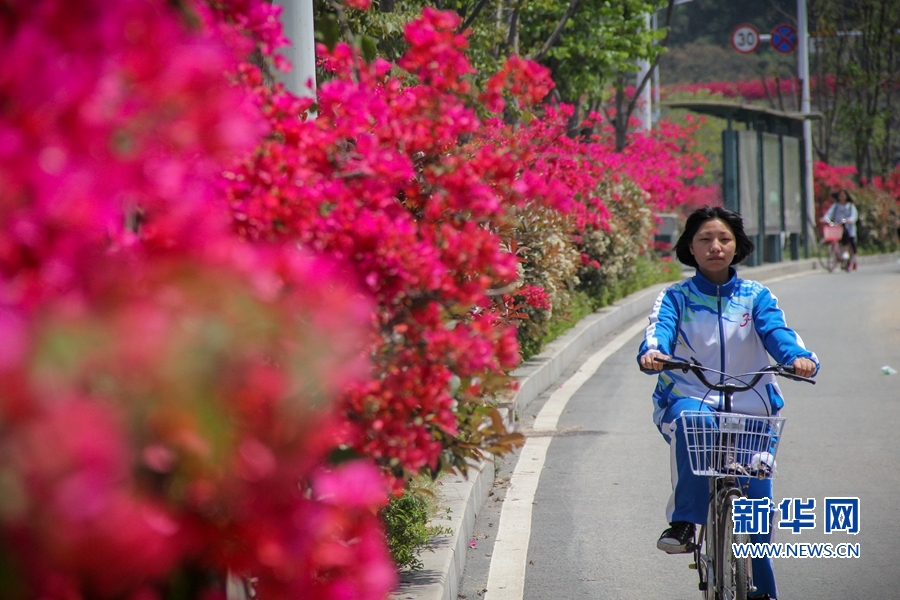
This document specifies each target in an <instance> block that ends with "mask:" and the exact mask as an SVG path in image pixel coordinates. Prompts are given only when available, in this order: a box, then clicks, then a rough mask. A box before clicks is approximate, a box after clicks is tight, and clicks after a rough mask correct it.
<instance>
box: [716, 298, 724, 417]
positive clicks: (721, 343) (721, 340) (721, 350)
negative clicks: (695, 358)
mask: <svg viewBox="0 0 900 600" xmlns="http://www.w3.org/2000/svg"><path fill="white" fill-rule="evenodd" d="M716 305H717V307H718V313H717V314H716V318H717V320H718V324H719V360H720V361H721V366H720V367H719V370H720V371H722V372H723V373H724V372H725V332H724V331H722V286H720V285H717V286H716ZM723 379H724V377H723V376H722V375H719V383H722V381H723ZM724 401H725V394H724V393H723V392H719V410H722V409H723V408H724V406H723V403H724Z"/></svg>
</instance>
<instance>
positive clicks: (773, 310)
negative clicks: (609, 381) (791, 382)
mask: <svg viewBox="0 0 900 600" xmlns="http://www.w3.org/2000/svg"><path fill="white" fill-rule="evenodd" d="M752 251H753V242H752V241H751V240H750V238H749V237H747V234H746V233H744V225H743V221H742V219H741V217H740V215H738V214H737V213H734V212H731V211H728V210H725V209H723V208H719V207H713V208H710V207H703V208H700V209H698V210H696V211H694V212H693V213H692V214H691V215H690V217H688V219H687V223H686V225H685V229H684V233H682V234H681V237H680V238H679V239H678V242H677V243H676V245H675V254H676V256H677V257H678V260H679V261H681V262H682V263H684V264H685V265H689V266H692V267H696V269H697V271H696V274H695V275H694V276H693V277H691V278H689V279H686V280H684V281H682V282H680V283H676V284H674V285H672V286H670V287H669V288H667V289H665V290H663V292H662V293H661V294H660V295H659V297H658V298H657V300H656V304H655V305H654V307H653V311H652V312H651V313H650V325H649V326H648V327H647V330H646V332H645V333H644V340H643V342H642V343H641V347H640V350H639V352H638V362H639V364H640V366H641V368H642V369H644V370H645V371H651V372H659V378H658V381H657V384H656V389H655V391H654V392H653V408H654V412H653V420H654V422H655V423H656V426H657V427H658V428H659V431H660V433H662V435H663V437H664V438H665V439H666V441H667V442H668V443H669V447H670V453H671V455H672V460H671V465H672V489H673V492H672V496H671V498H670V499H669V502H668V505H667V507H666V518H667V521H668V522H669V528H668V529H666V530H665V531H664V532H663V533H662V535H661V536H660V538H659V541H657V543H656V545H657V547H658V548H659V549H660V550H664V551H665V552H668V553H670V554H678V553H684V552H690V551H691V547H690V545H691V541H692V540H693V536H694V527H695V524H700V523H705V522H706V517H707V510H708V506H709V480H708V479H707V478H706V477H702V476H699V475H694V473H693V472H692V471H691V466H690V461H689V459H688V455H687V447H686V446H687V441H686V439H685V435H684V432H682V431H679V430H678V429H677V427H676V425H677V419H678V417H679V415H680V414H681V413H682V412H683V411H686V410H709V411H713V410H716V409H720V408H722V407H721V406H720V402H722V396H721V394H719V393H711V392H710V391H709V389H708V388H707V387H706V386H704V385H703V384H702V383H700V381H699V380H698V379H697V377H696V375H694V374H693V373H692V372H688V373H682V372H681V371H660V370H661V368H662V365H661V364H660V363H658V362H656V360H655V359H656V358H668V357H677V358H680V359H690V358H696V359H697V360H699V361H700V362H701V363H702V364H704V365H706V366H709V367H713V368H716V369H718V370H721V371H723V372H726V373H747V372H751V371H755V370H757V369H758V368H759V367H760V366H762V365H765V364H767V363H768V362H769V357H768V355H771V356H772V357H773V358H774V359H775V361H777V362H778V363H780V364H783V365H793V366H794V368H795V369H796V374H797V375H801V376H803V377H810V376H812V375H814V374H815V373H816V372H817V371H818V368H819V363H818V359H817V358H816V355H815V354H813V353H812V352H810V351H809V350H807V349H806V347H805V346H804V345H803V341H802V340H801V339H800V336H798V335H797V334H796V333H795V332H794V331H793V330H792V329H790V328H789V327H788V326H787V325H786V324H785V320H784V313H783V312H782V310H781V309H780V308H779V307H778V301H777V299H776V298H775V296H773V295H772V292H770V291H769V289H768V288H767V287H765V286H763V285H762V284H760V283H758V282H756V281H746V280H743V279H740V278H739V277H738V276H737V271H736V270H735V269H734V267H733V266H732V265H735V264H737V263H739V262H741V261H742V260H743V259H745V258H746V257H747V256H748V255H749V254H750V253H751V252H752ZM756 389H759V390H762V393H761V394H760V393H757V392H756V391H747V392H740V393H737V394H735V395H734V400H733V402H734V405H733V410H734V411H735V412H739V413H744V414H753V415H762V416H769V415H776V414H777V413H778V411H779V410H780V409H781V407H782V406H784V400H783V397H782V394H781V390H780V389H779V387H778V384H777V383H776V382H775V377H774V376H773V375H766V376H764V378H763V379H762V380H761V382H760V386H759V387H758V388H756ZM747 496H748V497H749V498H772V480H771V479H755V478H754V479H751V480H750V482H749V486H748V489H747ZM769 531H772V528H771V527H770V529H769ZM770 540H771V534H769V535H751V536H750V541H751V542H757V543H759V542H769V541H770ZM752 563H753V581H754V584H755V585H756V588H757V590H758V592H759V594H760V595H759V596H754V597H753V598H769V599H774V598H776V597H777V590H776V586H775V575H774V573H773V571H772V563H771V559H768V558H754V559H752Z"/></svg>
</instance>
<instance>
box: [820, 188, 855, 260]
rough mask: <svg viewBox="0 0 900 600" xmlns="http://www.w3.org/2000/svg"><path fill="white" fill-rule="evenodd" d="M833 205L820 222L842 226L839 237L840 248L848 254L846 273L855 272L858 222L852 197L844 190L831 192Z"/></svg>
mask: <svg viewBox="0 0 900 600" xmlns="http://www.w3.org/2000/svg"><path fill="white" fill-rule="evenodd" d="M831 197H832V198H834V200H835V201H834V203H833V204H832V205H831V206H830V207H829V208H828V211H827V212H826V213H825V216H824V217H822V220H823V221H825V222H826V223H831V224H833V225H843V227H844V233H843V235H842V236H841V247H842V248H843V251H844V252H847V253H849V255H850V262H849V263H847V264H848V266H847V270H848V271H855V270H856V222H857V221H858V220H859V211H857V210H856V205H855V204H853V196H851V195H850V192H848V191H847V190H846V189H843V190H840V191H839V192H832V193H831Z"/></svg>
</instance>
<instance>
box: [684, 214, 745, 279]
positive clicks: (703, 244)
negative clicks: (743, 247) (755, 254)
mask: <svg viewBox="0 0 900 600" xmlns="http://www.w3.org/2000/svg"><path fill="white" fill-rule="evenodd" d="M690 250H691V254H693V255H694V259H695V260H696V261H697V266H698V267H699V269H700V273H702V274H703V276H704V277H706V278H707V279H709V280H710V281H712V282H713V283H716V284H723V283H726V282H727V281H728V267H729V266H731V261H732V260H734V254H735V252H737V240H736V239H735V237H734V234H733V233H732V232H731V229H730V228H729V227H728V225H726V224H725V223H723V222H722V221H720V220H719V219H710V220H709V221H706V222H705V223H703V224H702V225H701V226H700V229H698V230H697V233H695V234H694V237H693V239H692V240H691V245H690Z"/></svg>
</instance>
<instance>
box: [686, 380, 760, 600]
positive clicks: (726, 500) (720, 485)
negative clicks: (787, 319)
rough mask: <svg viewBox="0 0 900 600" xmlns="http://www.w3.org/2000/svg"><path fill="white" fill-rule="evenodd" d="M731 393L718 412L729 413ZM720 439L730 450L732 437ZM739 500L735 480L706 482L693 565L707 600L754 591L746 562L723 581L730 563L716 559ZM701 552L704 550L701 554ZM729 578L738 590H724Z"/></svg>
mask: <svg viewBox="0 0 900 600" xmlns="http://www.w3.org/2000/svg"><path fill="white" fill-rule="evenodd" d="M760 377H761V375H760ZM758 379H759V377H757V381H758ZM754 385H755V384H754ZM751 387H752V386H751ZM735 391H736V390H727V391H725V402H724V405H725V406H724V408H725V410H722V411H720V412H722V413H731V412H732V410H731V404H732V396H733V394H734V392H735ZM720 435H722V436H723V437H724V438H725V440H726V441H725V442H724V444H725V445H727V446H729V447H730V446H732V443H733V441H734V440H733V438H734V434H732V433H731V432H728V431H724V432H722V433H721V434H720ZM742 497H744V491H743V489H742V488H741V486H740V485H739V483H738V478H737V477H736V476H734V475H723V476H716V477H710V478H709V512H708V514H707V517H706V524H705V525H702V526H701V527H700V532H699V535H698V536H697V539H698V542H696V543H695V544H694V546H695V547H694V565H693V566H694V567H695V568H696V569H697V574H698V576H699V578H700V583H699V588H700V591H701V592H702V593H703V597H704V598H706V599H707V600H746V597H747V594H748V593H749V592H753V591H756V588H755V587H754V586H753V577H752V568H751V563H750V559H749V558H746V559H741V560H744V561H745V563H744V566H743V568H742V569H741V568H739V569H738V570H739V571H740V572H741V573H743V575H739V576H735V574H733V573H732V574H729V575H730V577H726V572H725V569H726V566H728V565H729V564H730V563H729V562H728V561H726V560H725V557H724V554H723V555H722V556H719V553H720V552H721V553H725V552H728V544H726V543H724V540H725V538H726V533H727V532H728V530H729V529H728V528H729V526H732V524H731V523H727V522H726V521H728V520H729V519H728V515H729V510H730V507H731V506H733V504H732V503H733V501H734V498H742ZM742 541H746V540H742ZM704 549H705V550H706V552H705V553H704ZM729 578H731V579H737V581H735V582H734V584H735V587H736V588H739V589H735V590H731V589H728V590H726V582H727V581H728V579H729ZM710 584H711V585H710ZM726 592H733V595H731V594H726Z"/></svg>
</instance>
